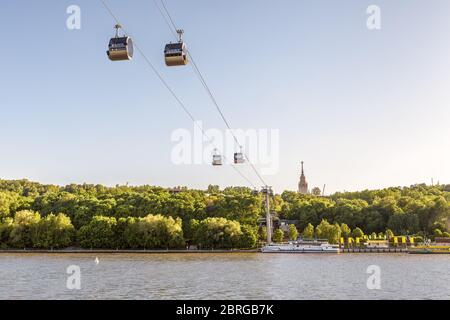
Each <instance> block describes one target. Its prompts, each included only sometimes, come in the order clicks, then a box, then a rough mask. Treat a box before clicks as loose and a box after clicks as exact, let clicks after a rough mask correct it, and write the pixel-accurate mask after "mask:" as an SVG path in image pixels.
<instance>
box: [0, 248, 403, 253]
mask: <svg viewBox="0 0 450 320" xmlns="http://www.w3.org/2000/svg"><path fill="white" fill-rule="evenodd" d="M408 252H409V251H408V249H400V248H391V249H373V248H372V249H342V250H341V252H340V253H341V254H342V253H344V254H345V253H359V254H363V253H408ZM7 253H30V254H33V253H34V254H39V253H41V254H64V253H66V254H76V253H80V254H123V253H126V254H161V253H167V254H169V253H179V254H192V253H198V254H202V253H261V251H260V249H249V250H239V249H236V250H111V249H59V250H42V249H22V250H18V249H10V250H0V254H7ZM288 254H289V253H288ZM293 254H300V253H298V252H297V253H293ZM305 254H308V253H305Z"/></svg>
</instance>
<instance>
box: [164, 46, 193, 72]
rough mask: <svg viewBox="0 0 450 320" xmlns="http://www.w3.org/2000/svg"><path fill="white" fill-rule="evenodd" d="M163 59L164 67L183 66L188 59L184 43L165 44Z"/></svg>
mask: <svg viewBox="0 0 450 320" xmlns="http://www.w3.org/2000/svg"><path fill="white" fill-rule="evenodd" d="M164 57H165V59H166V66H168V67H173V66H185V65H187V64H188V62H189V59H188V55H187V50H186V44H185V43H184V42H178V43H169V44H166V48H165V49H164Z"/></svg>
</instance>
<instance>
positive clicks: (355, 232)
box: [352, 227, 364, 238]
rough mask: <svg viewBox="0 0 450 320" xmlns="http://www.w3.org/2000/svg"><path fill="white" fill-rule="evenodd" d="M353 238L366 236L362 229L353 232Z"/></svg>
mask: <svg viewBox="0 0 450 320" xmlns="http://www.w3.org/2000/svg"><path fill="white" fill-rule="evenodd" d="M352 236H353V237H354V238H362V237H363V236H364V232H363V231H362V230H361V229H360V228H358V227H357V228H355V229H353V231H352Z"/></svg>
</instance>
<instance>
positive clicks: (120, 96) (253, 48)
mask: <svg viewBox="0 0 450 320" xmlns="http://www.w3.org/2000/svg"><path fill="white" fill-rule="evenodd" d="M108 3H109V4H110V6H111V7H112V9H113V10H114V11H115V12H116V14H117V15H118V16H119V17H120V19H121V20H122V22H123V23H124V25H125V26H126V27H127V29H128V30H129V31H130V33H131V35H132V36H133V37H134V38H135V40H136V41H137V42H138V43H139V44H140V46H141V47H142V49H143V50H144V51H145V52H146V54H147V55H148V57H149V58H150V59H151V60H152V61H153V62H154V64H155V66H156V68H157V69H158V70H159V71H160V72H161V73H162V74H163V76H164V77H165V78H166V79H167V81H168V82H169V83H170V84H171V85H172V86H173V88H174V90H175V91H176V92H177V93H178V95H179V96H180V97H181V98H182V99H183V101H185V103H186V105H187V106H188V107H189V108H190V110H191V111H192V113H193V114H194V116H195V117H196V118H197V119H198V120H201V121H203V122H204V125H205V127H207V128H219V129H223V128H224V125H223V123H222V122H221V121H220V118H219V116H218V114H217V113H215V112H214V109H213V107H212V105H211V103H210V101H209V100H208V97H207V96H206V94H205V92H204V91H203V90H202V87H201V85H200V83H199V81H198V80H197V78H196V77H195V75H194V73H193V71H192V69H191V68H190V67H186V68H171V69H169V68H166V67H165V66H164V62H163V59H162V50H163V46H164V43H165V42H167V41H169V40H171V39H172V38H171V34H170V32H169V29H168V28H167V26H166V25H165V23H164V20H163V19H162V17H161V16H160V15H159V13H158V11H157V9H156V8H155V6H154V4H153V1H151V0H147V1H143V0H139V1H138V0H133V1H119V0H109V1H108ZM166 3H167V6H168V8H169V10H170V11H171V13H172V15H173V17H174V19H175V21H176V22H177V24H178V25H179V26H182V27H183V28H184V30H185V31H186V35H185V39H186V42H187V43H188V45H189V48H190V50H191V51H192V53H193V54H194V56H195V58H196V60H197V63H198V65H199V67H200V69H201V70H202V72H203V73H204V74H205V76H206V79H207V81H208V83H209V85H210V86H211V88H212V89H213V91H214V92H215V94H216V97H217V99H218V101H219V103H220V104H221V105H222V106H223V109H224V111H225V113H226V115H227V116H228V118H229V120H230V122H231V125H232V126H233V127H234V128H243V129H248V128H255V129H279V130H280V140H281V142H280V169H279V171H278V173H277V174H276V175H271V176H266V177H265V179H266V180H267V182H268V183H269V184H271V185H273V186H274V187H275V189H276V191H281V190H283V189H290V190H295V189H296V187H297V182H298V175H299V167H300V161H301V160H304V161H305V166H306V167H305V170H306V175H307V179H308V182H309V184H310V187H314V186H320V187H322V186H323V184H327V191H328V192H333V191H338V190H358V189H364V188H379V187H385V186H397V185H410V184H413V183H417V182H427V183H429V182H430V180H431V178H432V177H434V179H435V182H436V181H438V180H439V181H440V182H441V183H444V182H447V183H449V182H450V165H449V164H450V125H449V123H450V105H449V104H450V90H449V88H450V41H449V39H450V38H449V32H450V17H449V15H450V10H449V9H450V2H449V1H448V0H440V1H439V0H433V1H425V0H422V1H418V0H398V1H387V0H370V1H365V0H347V1H335V0H333V1H332V0H329V1H320V0H310V1H300V0H277V1H275V0H270V1H264V0H246V1H242V0H241V1H238V0H227V1H218V0H215V1H212V0H192V1H184V0H167V2H166ZM71 4H76V5H79V6H80V7H81V10H82V11H81V14H82V15H81V19H82V28H81V30H74V31H69V30H68V29H67V28H66V19H67V16H68V15H67V14H66V8H67V7H68V6H69V5H71ZM371 4H376V5H379V6H380V7H381V10H382V12H381V13H382V16H381V17H382V29H381V30H379V31H369V30H368V29H367V28H366V19H367V14H366V8H367V7H368V6H369V5H371ZM0 21H1V25H2V31H3V37H2V38H3V46H2V51H1V56H0V70H1V77H0V88H1V90H0V111H1V126H0V136H1V140H0V141H1V142H0V147H1V148H0V150H1V154H0V177H1V178H4V179H19V178H28V179H31V180H36V181H40V182H44V183H56V184H66V183H72V182H73V183H83V182H87V183H103V184H107V185H114V184H123V183H126V182H129V183H130V184H154V185H162V186H173V185H187V186H190V187H198V188H205V187H206V186H207V185H208V184H210V183H211V184H219V185H221V186H226V185H246V183H245V181H244V180H242V178H240V177H239V176H238V175H237V174H236V173H235V172H234V171H233V169H232V168H231V167H229V166H225V167H223V168H213V167H211V166H208V165H181V166H177V165H174V164H172V162H171V160H170V154H171V149H172V147H173V146H174V143H173V142H171V140H170V137H171V133H172V132H173V131H174V130H175V129H177V128H186V129H189V130H192V127H193V124H192V122H191V121H190V120H189V118H188V117H187V116H186V115H185V114H184V113H182V112H181V111H180V108H179V106H178V105H177V104H176V102H175V101H174V100H173V98H172V97H171V96H170V95H169V94H168V92H167V91H166V90H165V89H164V88H163V87H162V85H161V83H160V82H159V81H158V79H157V78H156V77H155V76H154V75H153V74H152V73H151V72H150V70H149V69H148V67H147V66H146V64H145V62H144V60H143V59H142V57H141V56H139V54H136V57H135V59H134V60H133V61H132V62H130V63H122V62H118V63H112V62H109V61H108V60H107V58H106V55H105V51H106V46H107V43H108V40H109V37H111V36H112V35H113V33H114V30H113V29H112V27H113V25H114V21H113V20H112V19H111V17H110V16H109V15H108V14H107V12H106V11H105V10H104V8H103V7H102V5H101V3H100V1H96V0H71V1H65V0H64V1H63V0H43V1H25V0H16V1H2V2H1V4H0ZM241 170H242V171H243V172H244V173H245V174H246V175H247V176H249V177H250V178H251V179H252V180H253V181H254V183H255V184H256V185H258V186H259V185H260V182H259V181H258V180H257V179H256V177H255V175H254V174H252V171H251V169H250V168H249V167H248V166H243V167H242V169H241Z"/></svg>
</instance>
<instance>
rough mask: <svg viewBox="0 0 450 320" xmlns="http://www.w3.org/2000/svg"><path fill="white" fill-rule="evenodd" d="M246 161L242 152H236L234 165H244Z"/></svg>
mask: <svg viewBox="0 0 450 320" xmlns="http://www.w3.org/2000/svg"><path fill="white" fill-rule="evenodd" d="M244 162H245V159H244V155H243V154H242V152H236V153H235V154H234V163H235V164H239V163H244Z"/></svg>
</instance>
